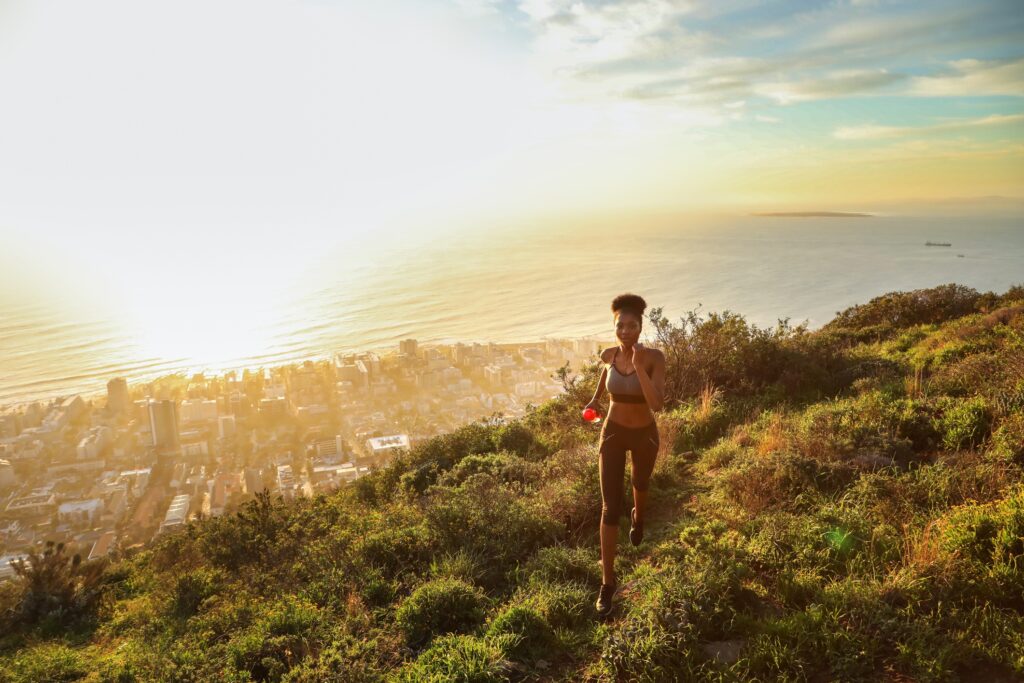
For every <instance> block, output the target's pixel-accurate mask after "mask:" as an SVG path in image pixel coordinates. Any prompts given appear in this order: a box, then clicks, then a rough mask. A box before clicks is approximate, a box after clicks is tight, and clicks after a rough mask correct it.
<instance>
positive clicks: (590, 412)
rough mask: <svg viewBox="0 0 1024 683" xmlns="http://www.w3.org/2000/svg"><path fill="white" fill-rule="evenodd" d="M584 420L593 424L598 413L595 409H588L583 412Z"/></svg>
mask: <svg viewBox="0 0 1024 683" xmlns="http://www.w3.org/2000/svg"><path fill="white" fill-rule="evenodd" d="M583 419H584V420H586V421H587V422H593V421H594V420H596V419H597V411H596V410H594V409H593V408H587V409H586V410H584V411H583Z"/></svg>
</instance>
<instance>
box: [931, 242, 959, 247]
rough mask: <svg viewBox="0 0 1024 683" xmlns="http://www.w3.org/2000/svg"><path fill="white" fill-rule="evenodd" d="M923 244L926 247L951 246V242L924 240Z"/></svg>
mask: <svg viewBox="0 0 1024 683" xmlns="http://www.w3.org/2000/svg"><path fill="white" fill-rule="evenodd" d="M924 246H926V247H951V246H953V245H952V244H951V243H949V242H925V243H924Z"/></svg>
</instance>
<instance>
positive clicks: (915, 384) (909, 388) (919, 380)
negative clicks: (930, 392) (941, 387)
mask: <svg viewBox="0 0 1024 683" xmlns="http://www.w3.org/2000/svg"><path fill="white" fill-rule="evenodd" d="M903 391H904V392H905V393H906V395H907V396H908V397H909V398H921V397H922V396H924V395H925V381H924V366H921V365H918V366H916V367H915V368H914V374H913V375H912V376H908V377H905V378H904V379H903Z"/></svg>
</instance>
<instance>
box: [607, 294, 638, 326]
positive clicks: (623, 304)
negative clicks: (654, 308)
mask: <svg viewBox="0 0 1024 683" xmlns="http://www.w3.org/2000/svg"><path fill="white" fill-rule="evenodd" d="M646 308H647V302H646V301H644V298H643V297H642V296H640V295H639V294H620V295H618V296H617V297H615V298H614V299H612V313H620V312H622V313H632V314H633V315H635V316H636V317H638V318H640V320H641V321H643V319H644V310H645V309H646Z"/></svg>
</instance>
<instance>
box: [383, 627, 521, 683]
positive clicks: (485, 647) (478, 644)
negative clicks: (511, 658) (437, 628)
mask: <svg viewBox="0 0 1024 683" xmlns="http://www.w3.org/2000/svg"><path fill="white" fill-rule="evenodd" d="M502 650H503V648H502V642H500V641H499V642H494V641H493V640H489V639H488V640H485V639H482V638H474V637H472V636H468V635H445V636H440V637H438V638H436V639H435V640H434V642H433V643H431V645H430V647H429V648H427V649H426V650H425V651H424V652H423V653H422V654H421V655H420V656H419V658H418V659H417V660H416V661H415V662H414V663H412V664H410V665H408V666H406V667H404V668H403V669H402V670H400V671H399V672H398V673H397V674H396V675H395V676H394V677H393V680H395V681H396V682H398V683H442V682H448V681H450V682H451V683H503V682H504V681H509V680H511V674H512V669H511V667H510V666H509V662H508V661H507V660H506V659H505V658H504V656H503V654H502Z"/></svg>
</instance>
